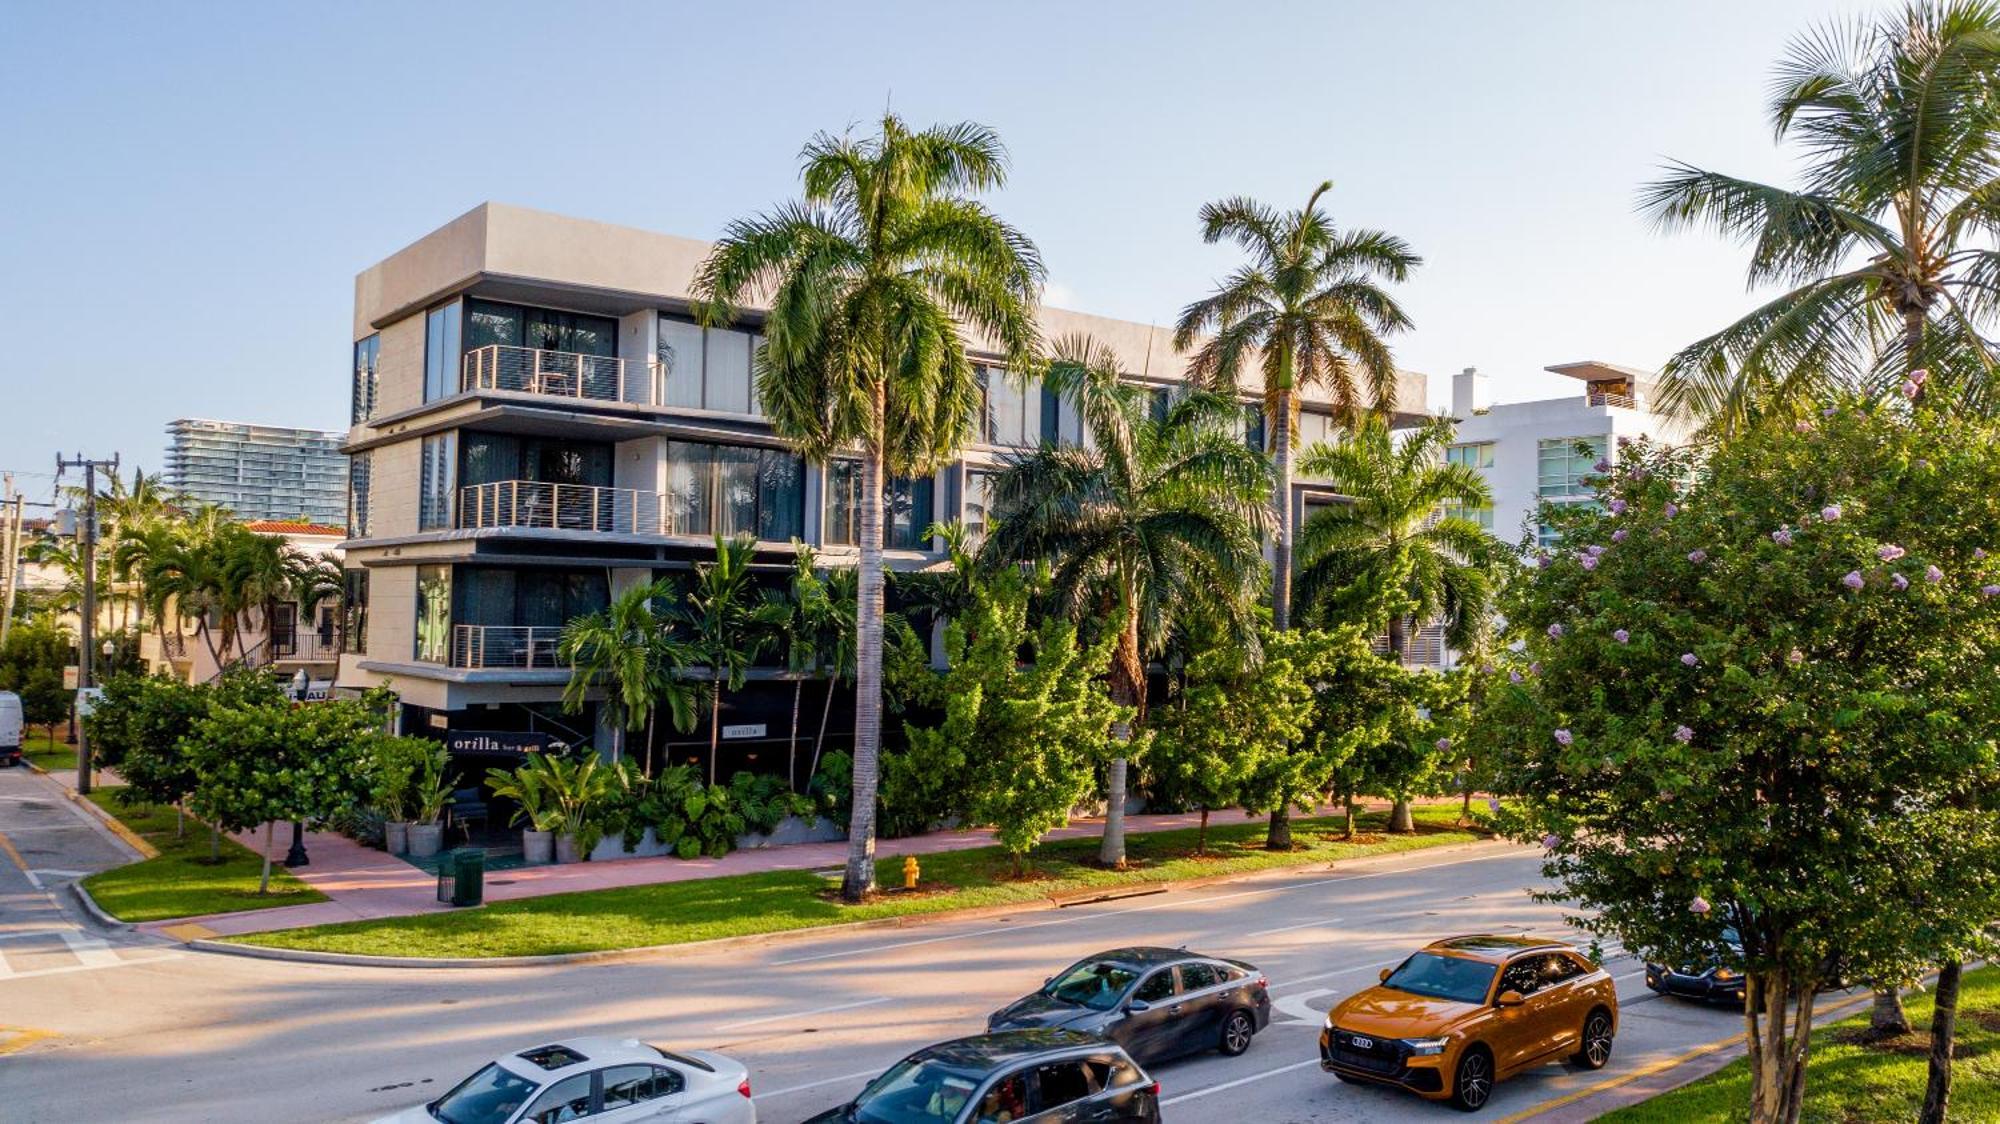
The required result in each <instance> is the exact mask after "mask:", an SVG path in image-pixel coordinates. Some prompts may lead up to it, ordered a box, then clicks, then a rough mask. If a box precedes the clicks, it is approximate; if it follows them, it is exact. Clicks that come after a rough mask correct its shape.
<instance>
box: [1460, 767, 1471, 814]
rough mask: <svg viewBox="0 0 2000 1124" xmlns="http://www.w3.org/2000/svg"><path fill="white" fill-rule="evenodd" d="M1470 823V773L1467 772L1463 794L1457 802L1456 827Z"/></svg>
mask: <svg viewBox="0 0 2000 1124" xmlns="http://www.w3.org/2000/svg"><path fill="white" fill-rule="evenodd" d="M1471 822H1472V774H1471V771H1470V770H1468V771H1467V772H1466V780H1465V792H1464V793H1463V794H1462V795H1461V797H1460V799H1459V801H1458V826H1460V827H1464V826H1465V825H1466V824H1469V823H1471Z"/></svg>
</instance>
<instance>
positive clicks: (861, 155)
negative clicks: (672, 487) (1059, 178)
mask: <svg viewBox="0 0 2000 1124" xmlns="http://www.w3.org/2000/svg"><path fill="white" fill-rule="evenodd" d="M802 159H803V162H804V165H805V166H804V169H803V173H804V180H805V198H804V200H803V201H802V202H800V203H795V204H792V205H789V206H786V207H783V208H780V209H779V210H777V211H774V212H771V213H768V214H764V215H759V216H757V217H755V218H750V219H742V220H739V221H737V222H733V223H731V224H730V225H729V227H728V229H727V230H725V231H724V232H723V236H722V238H721V239H720V240H719V241H718V242H717V243H716V245H715V248H714V250H713V251H712V252H711V253H710V255H709V257H708V259H707V261H705V262H704V263H703V264H702V266H701V268H700V270H699V271H697V273H696V276H695V283H694V292H695V295H696V297H697V298H698V299H697V301H696V305H695V307H696V311H697V312H698V313H699V314H700V315H701V317H702V319H703V321H704V322H705V323H710V324H716V323H727V322H729V321H730V320H732V319H733V318H734V316H735V313H736V306H737V305H739V304H740V303H741V302H743V301H744V300H745V299H746V298H748V297H750V296H751V295H752V294H761V293H769V294H770V297H769V301H768V303H769V306H770V308H769V311H768V312H767V313H766V315H765V318H764V323H763V330H764V346H763V348H762V349H761V350H759V351H758V353H757V394H758V400H759V401H760V402H762V403H763V406H764V412H765V413H766V414H768V415H769V416H770V418H771V424H772V427H773V428H774V429H775V430H776V431H777V432H778V433H779V434H780V435H782V436H783V437H785V438H787V439H788V440H790V441H791V442H792V443H793V445H794V446H795V447H796V448H798V449H799V451H800V452H801V453H803V454H804V455H805V456H806V457H807V458H808V459H809V460H812V461H815V462H824V461H826V460H827V459H828V458H830V457H833V456H835V455H839V454H843V453H848V452H858V453H859V454H860V457H861V513H860V520H859V523H860V526H859V534H858V536H857V537H858V538H859V539H860V542H859V543H858V546H859V548H860V560H859V567H858V569H859V582H858V590H857V594H858V605H857V608H856V614H855V634H856V635H855V639H856V653H857V658H856V661H855V716H854V797H855V799H854V822H853V823H852V824H850V825H849V827H848V836H847V838H848V856H847V875H846V879H845V881H844V882H843V883H842V886H841V895H842V897H844V898H845V899H846V900H847V901H850V902H858V901H860V900H861V899H862V898H863V897H864V896H866V894H867V893H868V891H869V889H870V888H871V887H872V886H873V885H874V881H875V823H874V815H875V789H876V784H877V781H878V779H879V775H878V765H879V757H880V753H881V733H882V729H881V723H882V640H883V621H882V612H883V603H882V581H883V576H882V575H883V569H882V517H883V506H882V504H883V482H884V478H885V476H886V475H888V474H893V475H895V476H898V477H913V476H921V475H927V474H929V473H931V472H934V471H936V469H937V467H938V466H939V465H941V464H943V463H945V462H946V461H948V460H950V459H951V458H952V456H953V455H955V454H956V452H957V451H958V449H959V447H960V446H962V445H963V444H964V443H965V441H966V440H967V439H968V438H969V437H970V436H971V434H972V426H973V421H974V418H975V416H976V415H977V413H978V411H979V409H980V402H981V391H982V388H983V379H982V376H981V372H980V369H979V367H978V366H976V365H975V364H974V363H973V362H972V359H971V356H970V355H968V354H967V352H966V342H965V341H966V337H967V336H972V337H977V338H981V339H984V340H986V341H988V346H990V347H992V348H993V349H994V350H996V351H998V352H999V353H1000V354H1001V355H1002V356H1004V357H1005V360H1006V363H1007V365H1008V366H1009V367H1010V368H1011V369H1012V370H1013V371H1014V373H1015V374H1016V376H1023V375H1025V374H1026V373H1027V372H1028V370H1029V368H1030V366H1031V365H1032V362H1033V360H1034V358H1035V356H1036V354H1037V351H1038V350H1039V346H1040V341H1039V339H1038V336H1037V331H1036V327H1035V305H1036V302H1037V301H1038V299H1039V297H1040V291H1041V285H1042V279H1043V269H1042V263H1041V258H1040V256H1039V254H1038V253H1037V252H1036V250H1035V247H1034V244H1033V243H1031V242H1029V241H1028V239H1027V238H1026V237H1024V236H1023V235H1022V234H1021V233H1020V232H1019V231H1017V230H1015V229H1014V228H1013V227H1011V226H1008V225H1007V224H1006V223H1005V222H1003V221H1001V219H1000V218H999V217H998V216H996V215H995V214H994V213H993V212H992V211H990V210H988V209H987V208H986V207H985V206H984V205H983V204H981V203H979V202H977V201H975V200H973V199H972V198H970V195H971V193H974V192H980V191H986V190H988V189H991V188H997V187H999V186H1001V185H1002V183H1004V182H1005V180H1006V169H1007V154H1006V150H1005V149H1004V148H1003V147H1002V146H1001V144H1000V139H999V137H998V136H997V135H995V134H994V132H993V131H992V130H991V129H988V128H986V127H984V126H982V125H973V124H961V125H949V126H938V127H934V128H930V129H925V130H922V131H920V132H913V131H912V130H910V128H909V127H908V126H906V125H905V124H904V123H903V122H902V120H901V119H899V118H897V117H896V116H895V115H894V114H884V115H883V117H882V127H881V132H879V133H878V134H876V135H875V136H872V137H866V138H856V137H853V136H851V135H848V136H838V137H836V136H831V135H828V134H825V133H822V134H820V135H818V136H815V137H814V138H813V139H812V140H811V141H810V142H808V143H807V145H806V148H805V152H804V153H803V157H802Z"/></svg>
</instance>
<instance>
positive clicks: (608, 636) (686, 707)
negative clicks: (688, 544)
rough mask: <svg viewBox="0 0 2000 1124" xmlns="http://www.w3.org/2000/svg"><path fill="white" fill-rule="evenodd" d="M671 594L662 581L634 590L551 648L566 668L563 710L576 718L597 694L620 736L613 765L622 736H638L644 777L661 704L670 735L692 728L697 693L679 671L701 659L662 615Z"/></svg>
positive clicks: (574, 623)
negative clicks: (642, 746) (671, 726)
mask: <svg viewBox="0 0 2000 1124" xmlns="http://www.w3.org/2000/svg"><path fill="white" fill-rule="evenodd" d="M676 596H677V591H676V590H675V588H674V583H673V582H672V581H671V580H670V579H666V578H662V579H660V580H659V581H655V582H649V583H647V584H644V585H636V586H633V587H632V588H630V589H627V590H625V591H624V592H622V593H620V594H619V595H618V596H616V597H614V598H612V599H611V604H610V605H608V606H606V607H605V608H603V609H601V610H599V611H597V612H595V613H588V614H585V615H584V616H581V617H577V618H575V619H574V620H571V621H570V622H568V623H567V624H565V625H564V626H563V630H562V639H561V640H559V641H558V642H557V651H558V652H559V653H560V654H561V655H562V658H563V660H564V661H565V662H567V663H568V664H569V668H570V673H569V680H568V682H566V683H565V684H564V685H563V709H565V710H566V711H568V712H569V713H571V714H574V713H577V712H578V711H581V710H582V709H583V706H584V703H585V702H586V701H588V700H589V698H590V696H591V695H592V694H596V693H600V692H601V693H602V695H603V698H604V705H605V706H606V707H607V708H609V710H610V712H611V718H612V721H613V723H614V727H613V728H614V729H616V730H617V731H618V740H617V742H616V744H615V745H614V746H613V748H612V757H613V759H614V760H616V759H617V758H618V757H619V756H620V753H619V751H620V750H622V749H623V748H624V745H625V735H626V734H628V733H631V732H633V731H637V730H644V731H646V754H645V766H646V772H647V773H648V774H651V773H652V772H653V742H654V739H653V719H654V717H655V714H656V712H657V710H658V708H659V707H660V706H662V705H664V706H666V708H667V717H668V720H669V721H671V722H672V723H673V724H674V728H675V729H677V730H680V731H682V732H686V731H688V730H692V729H694V721H695V719H694V707H695V697H694V696H695V692H694V690H693V688H692V687H691V686H690V685H689V684H688V682H687V681H686V680H685V679H683V678H682V677H681V675H680V672H681V670H682V669H683V668H685V667H687V666H689V665H690V664H692V663H694V662H696V661H697V660H698V658H699V655H698V653H697V652H696V650H695V646H694V645H693V644H692V643H691V642H690V641H688V640H687V639H686V638H685V637H683V636H681V635H679V634H678V633H677V632H676V631H675V630H674V627H673V621H672V619H671V618H670V617H668V616H667V612H668V610H667V609H666V608H665V607H666V606H667V605H669V604H670V603H671V602H672V601H673V599H674V598H675V597H676Z"/></svg>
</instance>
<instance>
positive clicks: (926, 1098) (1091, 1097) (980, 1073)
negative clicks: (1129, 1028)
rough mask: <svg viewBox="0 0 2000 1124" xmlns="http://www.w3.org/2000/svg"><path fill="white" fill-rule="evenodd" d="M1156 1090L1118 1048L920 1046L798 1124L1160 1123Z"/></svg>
mask: <svg viewBox="0 0 2000 1124" xmlns="http://www.w3.org/2000/svg"><path fill="white" fill-rule="evenodd" d="M1159 1120H1160V1086H1159V1084H1158V1083H1157V1082H1155V1081H1154V1080H1153V1079H1152V1078H1150V1077H1148V1076H1146V1071H1145V1070H1142V1069H1140V1068H1139V1065H1138V1063H1136V1062H1134V1061H1133V1060H1132V1059H1131V1057H1130V1056H1129V1055H1127V1054H1126V1053H1125V1051H1124V1050H1121V1049H1119V1048H1118V1045H1117V1043H1114V1042H1108V1041H1106V1040H1104V1039H1102V1038H1097V1037H1093V1036H1091V1035H1087V1034H1078V1033H1075V1032H1074V1031H1067V1030H1015V1031H1007V1032H1005V1033H1002V1034H982V1035H979V1036H977V1037H975V1038H959V1039H955V1040H953V1041H951V1042H940V1043H938V1044H937V1045H935V1046H926V1047H925V1048H923V1049H921V1050H918V1051H917V1052H916V1053H914V1054H911V1055H910V1056H909V1057H907V1058H904V1059H903V1060H902V1061H900V1062H897V1063H896V1064H895V1065H893V1066H890V1067H889V1070H888V1072H886V1073H884V1074H883V1075H882V1076H880V1077H877V1078H876V1079H875V1080H873V1081H870V1082H869V1083H868V1087H867V1088H865V1089H863V1090H861V1095H860V1096H858V1097H856V1098H854V1099H853V1100H851V1101H849V1102H848V1103H846V1104H844V1105H841V1106H840V1107H839V1108H834V1109H829V1110H827V1111H826V1112H822V1113H820V1114H819V1115H818V1116H815V1117H813V1118H812V1119H811V1120H808V1121H806V1124H1027V1122H1029V1121H1032V1122H1033V1124H1159Z"/></svg>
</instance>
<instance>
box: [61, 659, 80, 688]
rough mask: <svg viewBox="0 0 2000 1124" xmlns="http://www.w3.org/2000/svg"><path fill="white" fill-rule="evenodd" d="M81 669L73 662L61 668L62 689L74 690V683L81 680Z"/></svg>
mask: <svg viewBox="0 0 2000 1124" xmlns="http://www.w3.org/2000/svg"><path fill="white" fill-rule="evenodd" d="M81 671H82V669H81V668H79V667H77V666H76V665H75V664H70V665H68V666H66V667H64V668H63V690H65V691H74V690H76V685H77V684H78V683H80V682H82V681H83V680H82V676H81V675H80V674H79V673H80V672H81Z"/></svg>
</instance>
